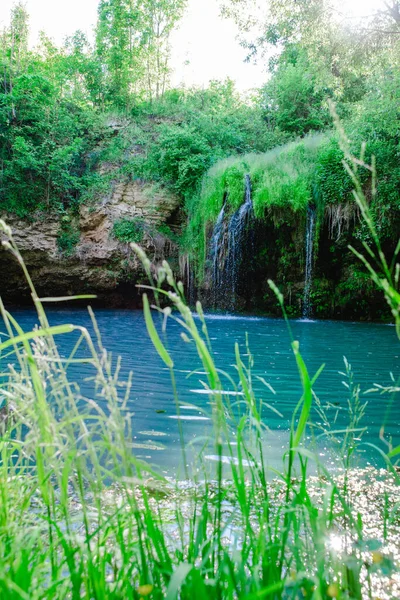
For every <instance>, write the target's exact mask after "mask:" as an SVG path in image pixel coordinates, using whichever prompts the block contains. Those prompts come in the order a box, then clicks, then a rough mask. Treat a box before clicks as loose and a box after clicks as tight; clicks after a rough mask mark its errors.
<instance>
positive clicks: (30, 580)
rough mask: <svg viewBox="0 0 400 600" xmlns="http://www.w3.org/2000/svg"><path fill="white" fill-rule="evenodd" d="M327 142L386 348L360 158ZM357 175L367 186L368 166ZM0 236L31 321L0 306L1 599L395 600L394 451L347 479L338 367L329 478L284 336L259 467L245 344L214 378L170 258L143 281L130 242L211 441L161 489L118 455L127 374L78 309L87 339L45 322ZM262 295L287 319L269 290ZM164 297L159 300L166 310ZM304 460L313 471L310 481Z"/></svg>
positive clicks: (310, 379) (399, 300)
mask: <svg viewBox="0 0 400 600" xmlns="http://www.w3.org/2000/svg"><path fill="white" fill-rule="evenodd" d="M340 139H341V144H342V149H343V152H344V154H345V156H346V159H347V162H346V169H347V172H348V174H349V176H350V178H351V179H352V180H353V182H354V185H355V186H356V191H355V200H356V201H357V204H358V206H359V209H360V211H361V213H362V215H363V220H364V223H365V226H366V227H367V228H368V230H369V231H370V234H371V237H372V239H373V241H374V246H372V247H369V248H368V254H367V255H366V258H363V257H362V256H359V258H360V259H361V260H362V261H363V262H364V264H365V266H366V268H367V269H368V270H369V272H370V275H371V277H372V279H373V281H374V283H375V284H376V285H377V287H378V288H379V289H380V290H381V291H382V293H383V294H384V295H385V299H386V301H387V303H388V305H389V306H390V308H391V311H392V315H393V318H394V319H395V321H396V325H397V335H398V337H399V338H400V314H399V311H400V296H399V292H398V283H399V281H398V280H399V267H398V266H397V267H396V268H395V270H394V272H393V271H392V269H391V268H390V266H388V263H387V262H386V259H385V258H384V255H383V253H382V252H381V246H380V241H379V236H378V234H377V232H376V229H375V225H374V222H373V219H372V217H371V213H370V210H369V207H368V203H367V200H366V198H365V196H364V195H363V192H362V186H361V184H360V183H359V179H358V170H359V167H360V164H361V163H362V160H360V159H356V158H355V157H354V156H353V155H352V154H351V152H350V148H349V146H348V145H347V141H346V138H345V136H344V135H343V133H342V134H341V138H340ZM364 166H365V168H367V169H370V172H371V173H372V176H373V177H374V168H373V167H371V166H368V165H366V164H365V165H364ZM0 225H1V230H2V234H3V237H4V241H3V245H4V246H5V247H6V249H8V250H9V251H10V252H11V253H12V254H13V255H14V258H16V259H17V260H18V261H19V263H20V265H21V268H22V269H23V271H24V273H25V276H26V277H27V279H28V282H29V284H30V286H31V291H32V297H33V301H34V304H35V307H36V309H37V313H38V318H39V322H40V327H39V328H37V329H35V330H33V331H31V332H24V331H22V330H21V328H20V327H19V325H18V323H17V321H16V320H15V319H14V318H13V316H12V315H11V314H10V313H9V312H8V311H7V310H6V309H5V307H4V306H3V304H1V306H0V308H1V312H2V317H3V320H4V325H5V327H6V330H7V334H8V335H7V336H4V338H3V341H2V343H1V344H0V352H1V359H2V363H1V364H2V371H3V372H2V377H1V384H0V386H1V387H0V391H1V394H2V396H3V398H4V400H5V406H4V407H3V410H2V415H3V422H2V433H1V439H0V458H1V461H0V480H1V481H0V483H1V485H0V489H1V505H0V552H1V556H2V562H1V565H0V590H1V593H2V596H4V597H5V598H10V599H15V600H17V599H18V600H27V599H28V598H29V600H35V599H37V600H39V599H41V600H42V599H45V598H46V599H49V598H54V599H60V600H61V599H64V598H73V599H78V598H87V599H89V598H96V599H98V600H100V599H106V598H107V599H109V598H114V599H118V598H120V599H121V600H122V599H126V598H132V599H135V600H136V599H139V598H154V599H161V598H167V599H170V600H172V599H174V598H181V599H185V598H187V599H189V598H190V599H192V598H199V599H203V598H209V599H213V598H215V599H224V600H225V599H236V598H254V599H256V598H266V599H268V598H269V599H271V600H272V599H278V598H280V599H284V598H288V599H289V598H290V599H294V598H310V599H314V600H316V599H329V598H337V599H339V598H341V599H345V598H346V599H362V598H369V599H372V598H376V597H381V598H395V597H397V596H398V593H399V586H400V581H399V570H400V565H399V563H398V561H399V557H398V556H397V557H396V556H393V554H392V552H393V547H396V540H397V541H398V540H399V513H398V510H399V506H398V489H399V488H398V486H399V484H400V478H399V473H398V470H397V469H396V465H397V461H398V456H399V452H400V448H399V447H395V448H393V447H392V446H391V444H390V440H386V443H387V445H386V447H387V451H386V453H384V452H383V451H382V450H380V449H379V448H378V446H376V447H375V449H374V451H375V452H376V455H377V456H378V457H379V459H380V460H381V461H382V465H384V466H385V468H384V469H382V470H381V471H379V472H378V471H374V470H373V469H372V470H371V469H370V470H367V471H363V470H361V471H357V470H356V471H353V470H352V460H353V457H354V456H355V454H356V450H357V445H358V444H359V443H360V439H359V438H360V436H361V435H362V430H363V424H362V416H363V412H364V405H363V402H362V399H361V396H360V389H359V386H358V385H357V384H355V383H354V380H353V375H352V373H351V367H350V365H348V364H346V370H347V381H346V384H347V385H348V390H349V398H348V401H349V423H348V427H347V428H346V430H344V431H339V432H338V431H330V430H329V425H328V422H327V421H326V420H325V427H324V429H323V431H322V434H323V435H324V436H328V439H329V440H330V443H331V444H332V448H333V449H334V450H336V452H337V454H338V458H339V463H338V464H339V465H340V471H339V473H340V476H338V471H337V470H330V468H328V467H327V466H326V465H324V464H323V463H321V462H320V460H319V459H318V455H317V453H316V452H315V450H316V447H314V446H313V445H312V444H311V445H307V444H306V443H305V442H304V438H305V432H306V430H308V431H311V432H313V433H314V434H316V435H318V433H319V432H320V430H318V428H317V429H316V428H315V426H314V425H313V418H312V414H313V413H312V405H313V402H315V405H316V407H317V410H318V411H319V417H323V411H324V407H323V405H322V404H321V403H320V402H319V400H318V398H316V396H315V394H314V392H313V385H314V383H315V381H316V380H317V378H318V377H319V376H323V375H321V373H322V370H323V367H321V369H319V371H318V372H317V373H315V374H310V373H309V372H308V370H307V366H306V364H305V363H304V361H303V358H302V356H301V348H299V344H298V342H297V341H296V340H293V341H292V350H293V353H294V356H295V359H296V363H297V367H298V372H299V377H300V380H301V383H302V389H303V393H302V397H301V398H300V399H299V403H298V406H297V408H296V410H295V412H294V414H293V420H292V425H291V429H290V432H289V434H290V435H289V444H288V447H287V449H286V451H285V452H284V453H283V455H282V468H281V470H280V471H274V472H272V473H271V472H270V471H269V469H268V468H267V467H266V458H267V457H266V456H265V452H264V440H265V439H266V438H267V436H268V430H267V428H266V426H265V425H264V423H263V420H262V416H261V414H262V410H263V408H264V409H265V408H268V407H267V404H266V403H265V402H264V401H263V400H262V399H260V398H258V397H256V396H255V393H254V390H253V385H252V366H253V360H252V357H251V353H250V351H249V352H248V354H247V356H246V359H244V357H243V356H241V354H240V351H239V347H238V345H236V348H235V351H236V369H237V380H236V381H226V375H225V374H224V373H223V372H221V371H220V369H219V368H218V366H217V364H216V362H215V357H214V354H213V351H212V348H211V344H210V340H209V338H208V334H207V325H206V322H205V320H204V315H203V312H202V309H201V306H200V304H198V305H197V307H196V313H197V318H195V316H194V315H193V314H192V312H191V311H190V309H189V308H188V307H187V305H186V303H185V301H184V297H183V286H182V284H181V283H180V282H178V283H176V282H175V280H174V277H173V274H172V272H171V270H170V268H169V266H168V263H166V262H165V263H164V264H163V266H162V267H160V268H159V269H158V270H157V273H156V275H155V277H156V278H155V279H153V277H154V270H151V265H150V262H149V260H148V258H147V257H146V256H145V255H144V253H143V251H142V250H141V249H140V247H139V246H137V245H133V248H134V250H135V251H136V252H137V254H138V255H139V256H140V258H141V259H142V261H143V267H144V269H145V270H146V272H147V274H148V276H149V278H150V285H151V288H150V289H151V291H152V293H153V292H154V299H155V306H154V308H155V309H156V310H157V311H158V312H159V313H160V315H161V317H162V318H163V319H164V320H165V319H168V318H174V319H177V320H178V322H179V323H180V325H181V327H182V337H183V341H185V342H187V343H192V344H194V345H195V347H196V349H197V353H198V355H199V358H200V360H201V363H202V368H203V371H204V373H205V377H206V382H207V383H206V385H207V389H208V391H209V400H210V405H211V409H210V410H211V415H210V416H211V418H212V423H213V433H212V436H211V438H210V440H209V441H208V444H205V446H204V450H206V449H207V448H209V447H210V446H211V447H213V448H214V453H215V455H216V457H217V462H216V469H215V472H212V473H210V472H209V471H208V470H207V468H206V467H205V463H204V461H203V453H201V454H200V456H199V457H198V458H197V459H196V461H195V465H190V464H189V463H188V460H187V456H186V453H187V447H186V445H185V431H184V429H183V428H182V429H181V430H180V433H181V444H182V464H183V467H184V478H185V479H186V480H188V481H190V482H191V483H187V484H186V485H184V484H183V483H182V482H179V481H177V482H173V481H172V480H171V479H169V480H168V479H165V478H164V477H163V476H161V475H160V474H159V473H157V472H155V471H154V470H153V469H151V468H150V467H149V465H147V464H146V463H144V462H142V461H140V460H138V459H137V458H136V457H135V455H134V453H133V450H132V445H131V442H132V439H131V432H130V423H131V418H132V417H131V416H130V415H129V413H128V412H127V410H128V409H129V404H128V401H129V388H130V378H129V380H128V381H125V382H121V381H120V364H119V361H117V363H115V362H112V359H111V356H110V355H109V354H108V353H107V351H106V349H105V348H103V346H102V343H101V338H100V334H99V332H98V331H97V328H96V323H95V317H94V315H93V313H91V314H92V318H93V323H94V326H95V331H96V336H97V337H96V339H94V340H92V339H91V337H90V335H89V333H88V331H87V330H86V329H84V328H82V327H76V326H74V325H69V324H66V325H61V326H56V327H51V326H50V325H49V323H48V321H47V318H46V314H45V311H44V307H43V301H41V300H40V299H39V298H38V297H37V295H36V293H35V289H34V287H33V286H32V283H31V281H30V279H29V274H28V273H27V272H26V269H25V266H24V263H23V260H22V257H21V255H20V253H19V251H18V248H17V247H16V246H15V243H14V241H13V237H12V232H11V230H10V229H9V227H8V226H7V225H6V223H4V222H3V221H0ZM375 260H377V261H378V262H379V271H378V270H377V269H376V268H375V266H374V262H373V261H375ZM270 285H271V288H272V289H273V290H274V292H275V293H276V295H277V299H278V301H279V302H280V303H281V304H282V308H283V310H284V306H283V299H282V296H281V294H280V292H279V291H278V290H277V288H276V287H275V285H274V284H273V283H272V282H270ZM161 297H163V298H164V299H165V300H166V302H167V305H165V303H164V302H163V307H162V306H161V305H160V302H159V300H160V298H161ZM143 302H144V318H145V321H146V325H147V330H148V333H149V336H150V338H151V340H152V342H153V344H154V346H155V349H156V350H157V352H158V354H159V357H160V360H161V361H162V362H163V364H164V365H165V366H166V367H167V368H168V369H169V370H170V373H171V390H172V391H173V395H174V398H175V401H176V409H177V415H178V416H179V410H180V402H179V396H178V392H177V390H176V386H175V377H174V369H175V365H174V363H173V359H172V357H171V355H170V354H169V352H168V350H167V346H166V345H165V341H164V339H163V333H162V330H160V328H159V327H158V326H156V324H155V322H154V320H153V314H152V312H151V309H150V302H149V299H148V296H147V294H145V295H144V296H143ZM60 335H75V336H76V344H75V346H74V350H73V352H72V353H71V355H70V356H69V357H67V358H63V357H61V355H60V353H59V351H58V347H57V339H58V336H60ZM250 347H251V341H250ZM82 350H84V353H85V358H82ZM76 362H86V363H87V364H88V365H89V366H90V368H91V370H92V380H93V384H94V392H93V396H92V397H91V398H86V397H84V396H83V395H82V394H81V393H80V390H79V385H78V384H77V383H76V382H74V381H72V380H71V379H70V368H71V366H72V365H73V364H74V363H76ZM7 365H8V366H7ZM177 366H179V365H177ZM265 384H266V389H267V388H268V382H265ZM227 385H229V387H230V388H231V387H232V386H233V389H235V390H238V391H240V393H241V395H242V396H241V397H242V398H243V401H242V402H240V403H239V404H233V405H232V404H231V402H230V398H229V395H227V394H226V392H225V390H226V386H227ZM379 391H382V390H379ZM398 391H399V389H398V387H397V386H396V385H395V384H393V387H392V388H391V389H389V390H386V392H387V393H391V394H393V398H395V394H396V393H398ZM133 418H134V417H133ZM318 420H321V419H318ZM322 421H323V422H324V420H323V419H322ZM382 439H385V438H384V423H383V429H382ZM370 448H371V446H370ZM226 463H227V465H228V466H226ZM311 466H312V467H313V468H314V469H316V472H317V477H310V475H309V471H310V468H311ZM193 467H195V468H193ZM271 476H274V477H275V479H272V478H271ZM382 493H383V497H382ZM366 498H367V510H363V506H364V508H365V499H366ZM371 516H372V518H371Z"/></svg>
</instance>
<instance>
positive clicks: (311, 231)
mask: <svg viewBox="0 0 400 600" xmlns="http://www.w3.org/2000/svg"><path fill="white" fill-rule="evenodd" d="M315 225H316V212H315V208H314V207H313V206H309V207H308V208H307V226H306V269H305V279H304V297H303V318H304V319H309V318H310V317H311V313H312V306H311V302H310V296H311V287H312V277H313V262H314V261H313V250H314V237H315Z"/></svg>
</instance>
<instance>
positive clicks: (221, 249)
mask: <svg viewBox="0 0 400 600" xmlns="http://www.w3.org/2000/svg"><path fill="white" fill-rule="evenodd" d="M253 219H254V212H253V203H252V199H251V181H250V176H249V175H246V177H245V197H244V202H243V204H242V205H241V206H240V208H239V209H238V210H237V211H236V212H235V213H234V214H233V215H232V217H231V218H230V220H229V223H228V224H226V222H225V206H223V207H222V209H221V212H220V213H219V215H218V219H217V222H216V224H215V227H214V231H213V235H212V238H211V255H212V265H213V272H212V289H213V301H214V306H218V305H219V304H223V305H224V306H226V307H227V308H229V309H230V310H235V308H236V300H237V287H238V282H239V271H240V267H241V264H242V258H243V251H244V249H245V245H246V244H247V243H249V242H250V246H251V238H252V236H251V235H250V236H249V235H248V233H249V229H250V225H251V222H252V221H253ZM247 250H248V248H247ZM220 300H222V302H220Z"/></svg>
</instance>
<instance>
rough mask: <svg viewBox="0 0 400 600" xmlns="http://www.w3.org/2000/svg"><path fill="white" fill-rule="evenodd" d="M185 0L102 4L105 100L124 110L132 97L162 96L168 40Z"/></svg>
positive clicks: (104, 0)
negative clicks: (106, 91) (106, 89)
mask: <svg viewBox="0 0 400 600" xmlns="http://www.w3.org/2000/svg"><path fill="white" fill-rule="evenodd" d="M186 4H187V0H101V2H100V5H99V19H98V25H97V36H96V40H97V52H98V55H99V57H100V59H101V61H102V62H103V64H104V66H105V72H106V85H107V88H108V93H107V97H108V100H109V102H111V103H113V104H116V105H117V106H119V107H120V108H125V109H129V108H130V106H131V104H132V99H133V98H134V96H135V95H136V96H139V97H140V96H142V95H143V93H144V94H145V96H146V97H147V98H148V99H150V100H152V99H153V97H156V98H158V97H159V96H160V95H162V94H163V93H164V92H165V89H166V85H167V80H168V74H169V55H170V47H169V38H170V34H171V32H172V30H173V29H174V27H175V26H176V25H177V23H178V22H179V20H180V19H181V17H182V14H183V10H184V8H185V6H186Z"/></svg>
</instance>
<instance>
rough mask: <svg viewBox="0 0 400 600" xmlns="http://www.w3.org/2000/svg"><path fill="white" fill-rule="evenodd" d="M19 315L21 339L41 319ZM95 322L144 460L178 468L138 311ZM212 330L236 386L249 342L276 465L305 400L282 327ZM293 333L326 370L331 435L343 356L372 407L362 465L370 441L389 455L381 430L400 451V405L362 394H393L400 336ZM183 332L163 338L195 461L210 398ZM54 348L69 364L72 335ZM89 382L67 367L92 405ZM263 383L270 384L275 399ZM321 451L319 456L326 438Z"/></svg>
mask: <svg viewBox="0 0 400 600" xmlns="http://www.w3.org/2000/svg"><path fill="white" fill-rule="evenodd" d="M13 315H14V316H15V317H16V318H17V320H18V321H19V323H20V325H21V326H22V327H23V328H24V330H29V329H31V328H32V327H33V326H34V324H35V323H36V322H37V319H36V317H35V313H34V312H33V311H30V310H16V311H13ZM48 316H49V320H50V323H51V324H52V325H56V324H61V323H72V324H75V325H80V326H85V327H87V328H88V329H89V330H90V331H92V325H91V321H90V317H89V315H88V313H87V312H86V311H85V310H80V309H78V310H75V309H74V310H50V311H49V312H48ZM96 317H97V321H98V325H99V329H100V332H101V334H102V339H103V344H104V346H105V347H106V348H107V349H108V350H109V351H110V352H112V354H113V356H114V357H117V356H121V357H122V376H121V377H122V379H126V377H127V374H128V372H129V371H133V386H132V392H131V397H130V402H129V411H131V412H132V413H133V416H132V430H133V437H134V439H133V444H134V447H135V446H136V449H135V450H134V451H135V453H136V454H137V455H138V456H139V457H140V458H142V459H146V460H148V461H149V462H151V463H153V464H155V465H157V466H159V467H160V468H161V469H162V470H165V471H168V470H169V469H170V468H171V467H176V466H177V465H178V464H179V461H180V446H179V436H178V420H177V418H176V408H175V403H174V400H173V393H172V388H171V383H170V374H169V370H168V369H167V368H165V366H164V364H163V363H162V361H161V360H160V358H159V356H158V354H157V353H156V351H155V350H154V348H153V346H152V344H151V342H150V340H149V338H148V336H147V332H146V328H145V324H144V319H143V316H142V313H141V311H128V310H97V311H96ZM207 323H208V329H209V335H210V338H211V343H212V345H213V350H214V355H215V361H216V364H217V366H218V367H219V368H220V369H222V370H224V371H226V372H227V373H228V374H230V375H231V376H232V377H233V378H234V379H235V381H237V376H236V371H235V368H234V367H233V363H234V344H235V342H238V343H239V345H240V348H241V352H242V354H243V355H245V354H246V353H247V350H246V334H248V340H249V347H250V350H251V353H252V354H253V356H254V369H253V376H254V387H255V389H256V390H257V396H258V398H259V399H262V400H263V401H264V402H266V403H269V404H270V405H271V406H273V407H275V408H276V409H277V410H278V411H279V412H280V413H281V414H282V417H280V416H278V415H277V414H275V413H274V412H272V411H271V410H269V409H267V408H266V409H265V410H264V413H263V416H264V422H265V423H266V424H267V425H268V427H269V428H270V430H271V433H270V434H269V436H270V437H269V440H270V441H269V444H270V446H269V452H270V454H271V463H273V462H274V459H276V457H277V456H278V455H279V456H281V455H282V449H283V448H286V446H287V439H288V435H287V430H288V426H289V422H290V419H291V415H292V412H293V409H294V407H295V406H296V404H297V402H298V400H299V398H300V396H301V386H300V382H299V376H298V372H297V367H296V363H295V360H294V357H293V354H292V351H291V347H290V338H289V334H288V330H287V326H286V324H285V322H284V321H283V320H281V319H269V318H258V317H241V316H235V315H217V314H210V315H208V316H207ZM291 327H292V331H293V335H294V337H295V339H297V340H299V342H300V349H301V352H302V355H303V358H304V360H305V361H306V364H307V367H308V369H309V372H310V374H311V375H313V374H314V373H315V372H316V371H317V370H318V368H319V367H320V366H321V364H322V363H325V365H326V366H325V369H324V371H323V373H322V374H321V376H320V377H319V379H318V381H317V383H316V384H315V388H314V389H315V393H316V394H317V396H318V397H319V399H320V401H321V403H322V404H323V405H326V404H327V403H330V405H331V408H329V409H328V412H327V414H328V416H329V419H330V421H331V424H332V428H333V429H340V428H342V427H344V426H346V424H347V423H348V410H347V406H348V404H347V403H348V396H349V393H348V390H347V388H346V387H345V385H344V384H343V383H342V382H343V381H344V380H345V377H344V376H343V375H341V374H340V372H343V371H344V361H343V357H344V356H346V358H347V359H348V361H349V363H350V364H351V365H352V370H353V373H354V381H355V382H356V383H358V384H359V385H360V386H361V392H362V394H361V401H363V402H364V401H368V406H367V409H366V415H365V417H364V420H363V422H362V425H363V426H365V427H366V428H367V431H366V433H365V434H364V436H363V438H362V440H363V442H364V444H362V445H361V446H360V460H362V462H363V463H364V464H365V463H368V462H371V463H372V464H374V462H375V461H376V460H377V453H376V452H375V451H374V450H373V449H372V448H371V446H369V445H368V444H365V442H368V443H373V444H376V445H377V446H379V447H380V448H384V445H383V443H382V442H381V441H380V440H379V430H380V428H381V426H382V424H385V433H386V436H387V437H389V436H391V437H392V440H393V443H394V444H399V443H400V399H399V396H398V395H397V396H393V395H392V396H390V395H388V394H386V395H380V394H379V393H377V392H374V393H368V394H366V395H364V394H363V392H365V391H366V390H368V389H370V388H371V387H372V386H373V385H374V384H379V385H382V386H390V385H393V381H392V379H391V373H392V374H393V377H394V379H395V380H397V378H398V377H399V376H400V342H399V341H398V340H397V337H396V333H395V328H394V327H393V326H390V325H383V324H371V323H349V322H334V321H301V320H300V321H291ZM1 329H3V328H1ZM180 333H181V328H180V326H179V325H177V324H176V323H175V322H174V321H173V320H171V319H169V320H168V324H167V339H168V346H169V349H170V352H171V354H172V356H173V359H174V362H175V366H176V375H177V385H178V391H179V398H180V403H181V406H182V408H181V414H182V417H181V419H182V423H183V425H184V434H185V442H186V443H187V444H189V445H191V444H193V443H194V446H193V450H192V452H194V453H195V451H196V450H195V449H196V443H197V446H200V445H201V444H202V441H203V436H204V435H207V434H208V433H210V421H208V420H207V411H209V409H210V406H209V396H208V394H207V393H204V387H203V385H202V381H206V377H205V376H204V374H200V373H197V374H192V375H190V373H191V372H193V371H194V370H196V369H197V370H198V371H200V372H201V365H200V362H199V359H198V357H197V354H196V351H195V348H194V346H193V344H187V343H185V342H184V341H183V340H182V339H181V338H180ZM3 339H4V338H3ZM57 340H58V343H59V348H60V351H61V353H62V354H63V355H67V354H68V352H69V351H70V350H71V349H72V347H73V345H74V343H75V341H76V335H75V334H73V335H69V336H59V337H58V338H57ZM8 360H9V361H10V359H8ZM244 360H246V356H244ZM3 368H4V365H3ZM90 375H91V371H90V367H88V366H87V365H78V366H76V365H74V367H73V368H71V378H72V379H73V380H74V381H77V382H78V383H79V384H80V388H81V392H82V394H83V395H86V396H87V397H91V396H92V395H93V389H92V386H91V384H90V383H88V382H86V381H85V378H86V377H88V376H90ZM257 376H259V377H262V378H264V379H265V380H266V381H267V382H268V383H269V384H270V385H271V386H272V387H273V388H274V390H275V391H276V394H275V395H274V394H273V393H272V392H271V391H270V390H269V389H268V388H267V387H265V385H264V384H263V383H262V382H261V381H260V380H258V379H257V378H256V377H257ZM225 389H226V390H227V391H232V386H231V385H230V384H228V383H227V385H226V388H225ZM228 398H229V399H230V401H231V402H235V401H236V400H237V399H238V398H240V397H238V396H236V397H235V396H234V395H230V396H228ZM203 411H205V412H203ZM314 419H315V421H318V420H319V418H318V415H316V414H314ZM320 445H321V448H320V450H321V452H320V453H321V455H323V454H324V439H322V441H321V444H320ZM155 447H157V449H155ZM267 454H268V450H267ZM209 458H212V456H211V457H209Z"/></svg>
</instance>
